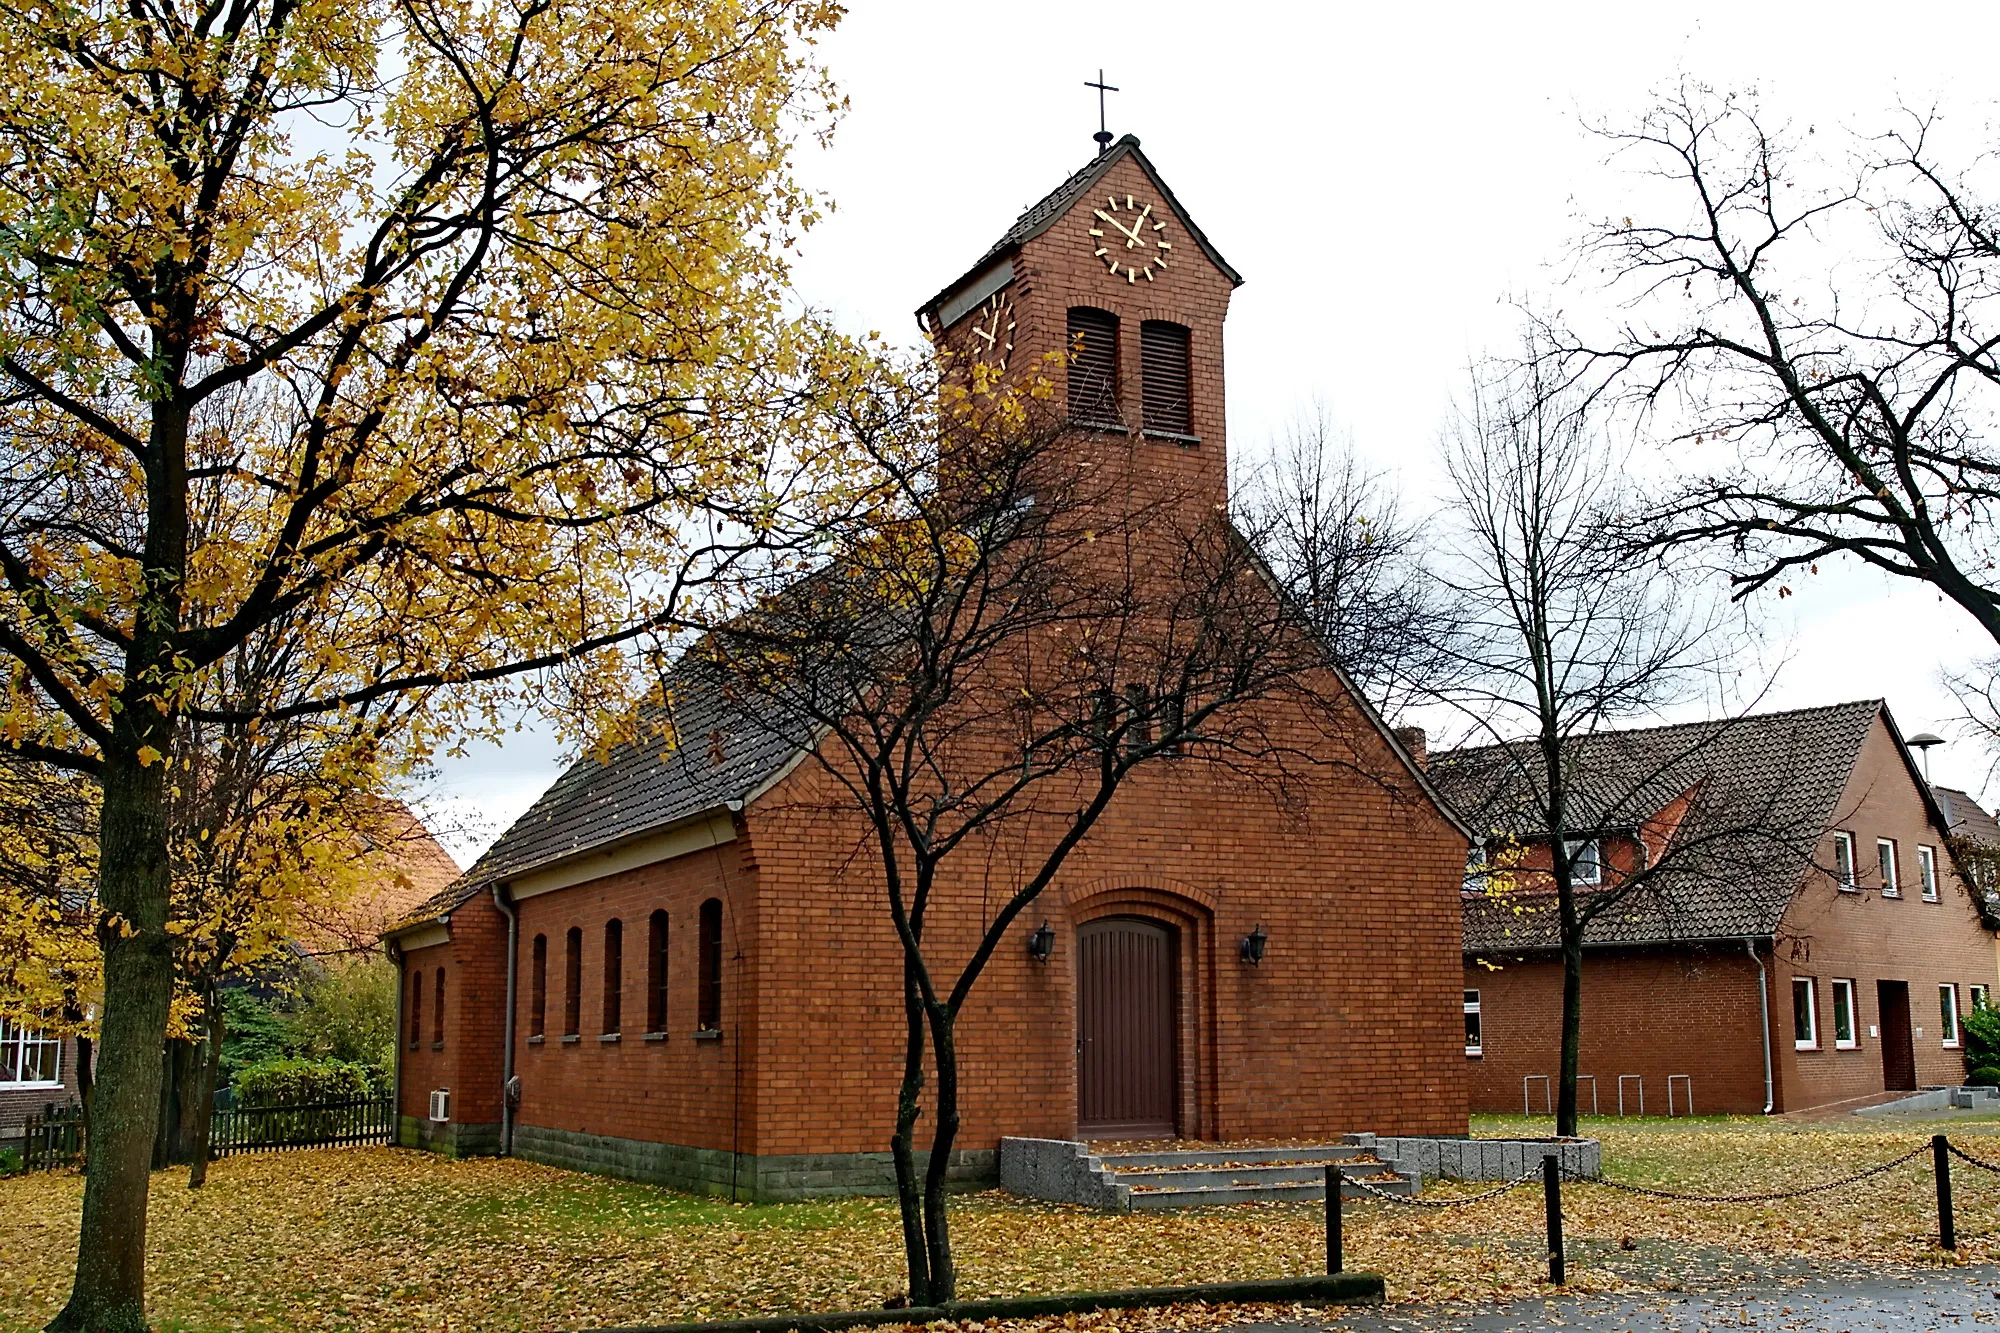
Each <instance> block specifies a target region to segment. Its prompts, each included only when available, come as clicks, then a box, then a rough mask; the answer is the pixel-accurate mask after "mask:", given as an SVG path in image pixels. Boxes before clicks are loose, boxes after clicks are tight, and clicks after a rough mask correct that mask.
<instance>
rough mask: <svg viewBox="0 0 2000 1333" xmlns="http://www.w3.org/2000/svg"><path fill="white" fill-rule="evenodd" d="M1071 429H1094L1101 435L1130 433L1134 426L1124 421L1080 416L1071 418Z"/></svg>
mask: <svg viewBox="0 0 2000 1333" xmlns="http://www.w3.org/2000/svg"><path fill="white" fill-rule="evenodd" d="M1069 424H1070V429H1071V430H1094V431H1096V432H1098V433H1099V434H1100V435H1130V434H1131V433H1132V428H1131V427H1130V426H1128V425H1126V424H1125V423H1124V422H1122V421H1085V420H1083V419H1081V418H1079V417H1071V418H1070V423H1069Z"/></svg>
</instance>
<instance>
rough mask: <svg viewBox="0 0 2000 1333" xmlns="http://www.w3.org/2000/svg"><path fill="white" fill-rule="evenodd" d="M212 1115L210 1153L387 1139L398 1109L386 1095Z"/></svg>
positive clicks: (246, 1108) (235, 1108)
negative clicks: (357, 1099)
mask: <svg viewBox="0 0 2000 1333" xmlns="http://www.w3.org/2000/svg"><path fill="white" fill-rule="evenodd" d="M214 1114H215V1119H214V1122H213V1125H212V1126H211V1128H210V1130H209V1140H208V1141H209V1156H211V1157H227V1156H229V1155H230V1154H231V1153H239V1152H284V1151H286V1150H288V1149H292V1148H325V1147H333V1146H337V1145H340V1144H348V1143H387V1142H389V1140H390V1139H391V1138H392V1137H393V1131H394V1128H395V1107H394V1106H393V1105H392V1104H391V1103H390V1101H389V1099H388V1098H387V1097H371V1098H367V1099H365V1100H362V1101H350V1102H315V1103H312V1104H309V1105H304V1106H232V1107H230V1108H229V1109H227V1110H217V1111H216V1112H215V1113H214Z"/></svg>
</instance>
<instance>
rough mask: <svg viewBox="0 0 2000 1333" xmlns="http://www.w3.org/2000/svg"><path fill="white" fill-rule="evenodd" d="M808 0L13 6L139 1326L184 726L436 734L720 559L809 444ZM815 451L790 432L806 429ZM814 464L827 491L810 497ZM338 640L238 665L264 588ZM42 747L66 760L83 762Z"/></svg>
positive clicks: (112, 1284)
mask: <svg viewBox="0 0 2000 1333" xmlns="http://www.w3.org/2000/svg"><path fill="white" fill-rule="evenodd" d="M837 17H838V10H837V8H836V7H835V6H833V5H830V4H823V3H812V2H810V0H738V2H737V3H716V2H714V0H630V2H627V0H620V2H618V3H610V2H607V0H514V2H513V3H505V4H502V3H496V2H494V0H130V2H129V3H124V4H111V3H108V2H107V0H80V3H55V2H54V0H8V2H7V3H5V4H0V69H4V70H5V71H6V74H5V75H0V250H4V262H0V383H4V385H5V387H6V391H7V399H6V401H7V416H6V418H5V424H4V427H0V599H4V604H5V605H4V611H0V660H4V662H5V664H6V667H7V671H6V688H5V695H4V699H0V738H4V740H5V742H6V744H7V745H8V746H9V747H10V748H11V751H12V758H13V759H15V760H16V761H18V762H22V763H27V764H34V765H40V766H42V768H43V770H44V771H45V772H47V773H50V774H56V775H74V776H76V777H81V778H87V779H89V780H90V783H91V786H92V789H93V790H94V792H95V793H96V796H95V799H96V800H97V801H98V802H99V818H98V821H97V833H96V838H95V842H96V864H97V866H98V872H97V882H96V885H95V889H96V896H95V903H96V918H95V921H94V922H93V925H94V929H95V933H96V936H97V940H98V943H99V945H100V947H101V951H102V967H103V979H102V990H103V1007H102V1013H101V1019H100V1028H99V1038H98V1040H99V1053H98V1063H97V1090H96V1095H95V1104H94V1107H93V1116H92V1119H93V1123H92V1144H91V1169H90V1173H89V1176H88V1179H87V1182H86V1188H85V1195H84V1205H83V1218H82V1228H81V1237H80V1243H79V1249H78V1264H77V1274H76V1282H75V1286H74V1289H73V1292H72V1295H71V1297H70V1300H69V1302H68V1304H67V1305H66V1307H65V1308H64V1309H63V1311H62V1312H61V1313H60V1314H59V1315H58V1316H57V1318H56V1320H55V1321H54V1323H53V1324H52V1325H51V1327H52V1328H57V1329H65V1330H85V1329H88V1330H99V1329H105V1330H111V1329H115V1330H128V1329H137V1328H142V1327H144V1324H145V1313H144V1271H145V1270H144V1259H145V1217H146V1193H147V1165H148V1159H149V1154H150V1149H151V1143H152V1137H153V1130H154V1124H155V1118H156V1112H157V1106H158V1098H159V1089H160V1077H161V1076H160V1058H159V1057H160V1043H161V1040H162V1037H163V1034H164V1033H165V1032H166V1030H167V1024H168V1020H169V1012H170V1008H171V1006H172V1003H173V997H174V976H175V956H174V955H175V944H174V940H175V936H174V935H173V934H172V933H171V932H170V930H169V924H170V921H171V919H172V906H173V894H172V893H171V891H170V878H171V871H172V866H173V860H174V858H173V855H172V847H171V841H172V839H171V832H170V830H171V823H172V818H173V802H174V790H175V784H176V782H177V781H178V780H179V778H178V777H177V775H178V774H181V773H184V772H186V771H187V770H186V769H185V768H184V766H183V765H181V764H179V763H177V762H176V761H175V758H176V753H177V752H176V746H177V743H178V742H179V738H181V737H182V736H183V735H184V734H185V730H184V729H185V728H187V727H189V726H190V725H194V724H199V725H204V726H223V725H240V726H243V727H245V728H248V727H250V726H251V725H253V723H254V724H256V725H274V724H277V723H279V722H282V721H286V720H288V719H299V718H322V719H327V721H328V725H330V726H333V727H336V728H338V727H344V726H347V725H349V724H350V723H351V722H352V720H353V719H354V718H355V717H356V716H357V715H360V714H361V713H363V712H364V711H365V710H367V709H368V708H371V707H375V706H378V705H379V704H381V703H382V701H385V700H389V699H393V698H395V697H397V696H399V695H403V694H405V693H407V692H409V691H412V690H431V691H435V693H434V695H433V697H431V698H430V699H429V701H428V704H427V707H426V710H425V712H424V715H423V716H422V717H421V718H411V719H409V725H408V726H407V728H406V730H405V732H404V734H403V736H402V738H401V743H402V744H403V745H405V746H407V747H408V748H409V751H410V752H411V753H417V754H420V753H422V752H423V750H424V748H425V746H426V745H427V744H429V743H430V742H431V741H433V740H434V739H435V738H436V737H437V736H438V735H440V734H442V732H443V730H444V729H445V728H448V727H453V726H458V725H461V724H464V723H468V722H470V723H478V722H481V721H486V722H490V721H492V720H493V719H494V718H495V717H496V716H498V711H497V710H499V709H501V708H502V707H503V706H504V703H505V697H504V696H505V695H507V694H510V693H512V694H519V693H522V692H526V691H529V690H549V689H558V688H559V689H561V690H562V692H563V696H564V697H565V698H567V699H570V700H573V701H576V702H578V703H580V704H581V705H583V706H585V707H587V708H589V709H591V710H593V712H594V713H595V715H596V716H599V717H603V716H614V715H616V714H618V713H619V712H620V711H621V710H622V705H623V703H624V697H623V689H624V680H625V678H626V674H627V673H626V672H625V671H624V669H623V668H624V666H625V665H626V662H625V653H624V649H625V648H626V647H627V646H628V645H634V644H637V643H639V642H641V641H642V640H643V639H644V638H645V636H648V635H653V634H658V633H661V632H664V631H666V630H668V629H670V628H671V627H672V626H673V625H674V624H676V623H677V622H678V621H679V620H680V619H681V618H682V617H684V616H685V615H687V614H689V611H688V608H689V607H690V605H691V604H693V603H697V602H699V601H700V600H701V599H702V598H703V597H704V595H705V594H706V593H707V592H708V591H709V590H711V589H714V588H716V587H718V586H719V584H720V583H721V582H722V581H724V580H726V578H727V576H728V574H729V572H730V570H731V569H732V568H733V565H734V563H735V562H736V561H737V560H738V559H739V558H740V556H741V553H742V552H744V551H745V550H754V549H757V547H758V546H759V543H760V540H761V537H760V534H762V533H763V532H765V531H767V530H768V529H769V527H770V525H771V524H772V523H773V522H774V521H776V519H777V518H778V517H779V516H781V515H783V514H784V513H786V512H787V509H788V507H789V506H790V505H792V504H793V502H794V500H795V498H796V496H795V495H794V494H793V493H790V492H786V493H774V488H773V486H772V484H771V481H770V479H771V478H772V477H773V476H778V475H782V476H785V477H788V478H792V479H794V480H798V479H801V478H808V477H809V476H810V473H811V470H812V467H811V458H810V450H811V448H812V439H811V436H810V434H809V431H810V427H806V428H804V430H802V431H800V432H794V431H793V430H792V428H791V424H790V423H793V422H795V421H797V420H799V419H801V417H803V416H806V415H808V414H804V413H801V412H799V411H798V410H797V409H798V406H799V404H800V403H801V401H802V400H803V399H804V397H805V395H802V392H801V389H800V385H801V383H802V382H808V381H812V380H813V379H814V377H815V374H816V371H817V369H818V368H819V366H820V365H821V363H823V362H827V361H832V362H835V363H836V365H835V366H834V367H833V369H835V370H836V371H837V370H838V368H839V367H838V364H837V363H839V362H840V361H841V360H842V358H843V356H844V353H843V351H842V349H841V348H840V347H839V345H838V344H837V343H836V342H834V341H833V340H831V339H828V338H825V337H823V336H821V335H820V334H819V333H818V332H817V331H815V330H814V329H812V328H810V327H808V326H806V325H804V324H801V323H798V322H788V320H787V318H786V316H785V312H784V310H783V307H782V298H783V283H784V277H785V270H784V260H783V255H784V248H785V246H786V245H787V244H788V243H789V241H790V239H791V238H792V237H793V236H794V235H795V234H796V233H797V232H798V231H799V229H800V228H802V227H803V226H805V225H807V224H808V223H809V222H810V220H811V217H812V214H813V210H814V207H815V205H814V202H813V200H812V199H811V198H810V197H809V196H808V195H807V194H805V193H804V192H803V191H802V190H801V189H800V188H799V186H798V185H797V184H796V183H795V181H794V179H793V177H792V175H791V173H790V168H789V164H788V154H789V152H790V147H791V144H792V142H793V140H794V139H795V137H796V136H797V135H798V134H799V133H801V132H804V131H806V130H809V129H810V128H811V127H812V125H813V123H814V122H815V121H816V120H820V119H823V118H824V116H825V114H826V113H827V112H828V111H829V110H830V106H831V101H832V99H831V95H830V93H829V92H828V91H827V89H826V87H825V84H824V81H823V78H822V76H821V74H820V72H819V71H818V69H817V67H816V66H815V65H814V64H813V62H812V59H811V53H810V43H811V40H812V39H813V38H814V36H815V35H816V34H817V33H819V32H820V31H822V30H824V29H826V28H828V27H829V26H830V25H831V24H832V23H833V22H834V21H835V20H836V19H837ZM780 457H782V458H783V460H784V461H785V462H786V464H788V466H785V467H781V468H778V467H773V466H772V463H773V460H774V459H776V458H780ZM816 493H818V492H817V490H816V488H815V487H813V486H811V485H805V486H804V487H803V489H802V491H801V492H800V494H807V495H811V494H816ZM280 623H285V624H289V625H291V626H292V627H293V632H294V633H296V634H297V635H299V636H300V640H299V647H298V651H299V652H300V654H301V657H300V659H299V660H300V661H301V662H302V663H303V664H305V665H306V666H307V667H308V668H310V669H309V670H306V671H305V672H304V673H303V676H302V678H303V679H308V680H314V681H324V682H326V688H325V689H324V690H319V689H311V690H299V691H294V692H293V693H292V694H291V695H290V697H288V698H287V699H286V700H285V701H284V702H283V703H282V704H280V705H278V706H277V708H276V710H275V711H273V712H270V713H266V714H262V715H259V716H254V717H253V716H251V715H250V713H251V712H254V711H256V710H244V709H241V708H238V707H236V706H234V705H230V704H226V703H224V704H218V703H217V702H215V696H214V693H213V691H210V690H208V689H207V688H206V686H207V683H208V682H210V681H211V680H212V677H213V675H214V673H216V672H217V671H218V670H219V669H220V666H221V664H223V663H225V662H226V661H227V660H228V659H229V658H230V656H231V654H233V653H236V652H238V651H239V650H240V649H242V647H243V646H244V645H245V644H248V643H251V642H252V641H254V640H255V639H256V637H257V636H258V635H259V634H260V633H262V632H264V631H265V630H266V629H267V628H269V627H271V626H273V625H277V624H280ZM49 780H51V781H58V780H66V779H63V778H59V777H52V778H50V779H49Z"/></svg>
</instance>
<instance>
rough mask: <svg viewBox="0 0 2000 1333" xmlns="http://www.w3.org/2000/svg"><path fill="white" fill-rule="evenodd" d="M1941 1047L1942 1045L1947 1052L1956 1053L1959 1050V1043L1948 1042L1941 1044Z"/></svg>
mask: <svg viewBox="0 0 2000 1333" xmlns="http://www.w3.org/2000/svg"><path fill="white" fill-rule="evenodd" d="M1941 1045H1942V1046H1943V1047H1944V1049H1945V1050H1947V1051H1955V1050H1957V1049H1958V1043H1957V1042H1955V1041H1947V1042H1943V1043H1941Z"/></svg>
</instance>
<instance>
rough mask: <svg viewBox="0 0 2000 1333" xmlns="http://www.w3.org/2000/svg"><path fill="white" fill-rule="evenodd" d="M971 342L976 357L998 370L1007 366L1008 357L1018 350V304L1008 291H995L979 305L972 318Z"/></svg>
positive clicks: (982, 362)
mask: <svg viewBox="0 0 2000 1333" xmlns="http://www.w3.org/2000/svg"><path fill="white" fill-rule="evenodd" d="M969 342H970V348H969V350H970V351H971V353H972V359H973V360H975V361H978V362H980V363H981V364H984V365H988V366H991V367H993V368H994V369H995V370H1005V369H1006V368H1007V358H1008V357H1010V356H1012V355H1013V352H1014V303H1013V302H1012V301H1010V300H1008V299H1007V293H1005V292H995V293H994V294H993V295H992V296H991V297H990V298H988V300H987V302H986V304H984V305H982V306H980V307H979V313H978V314H976V315H974V316H973V317H972V335H971V338H970V339H969Z"/></svg>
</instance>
